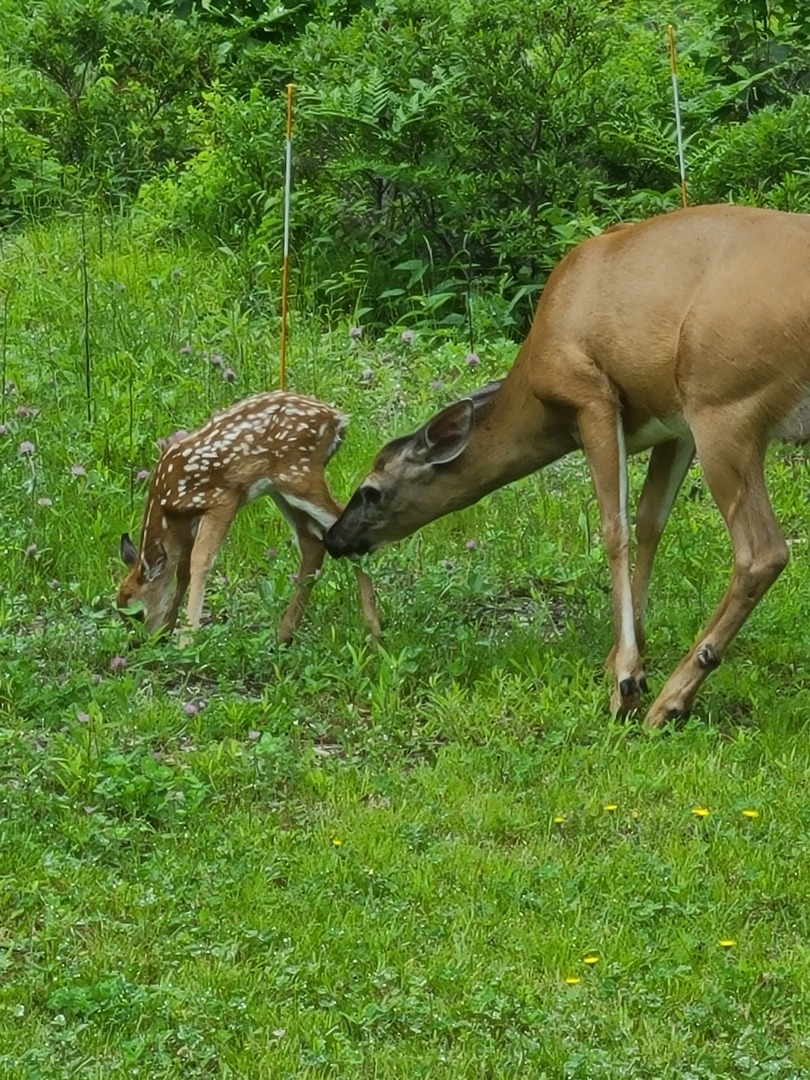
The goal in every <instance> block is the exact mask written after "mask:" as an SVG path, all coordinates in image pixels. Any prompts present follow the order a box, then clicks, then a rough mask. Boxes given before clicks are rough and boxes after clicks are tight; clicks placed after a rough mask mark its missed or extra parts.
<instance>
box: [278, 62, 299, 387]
mask: <svg viewBox="0 0 810 1080" xmlns="http://www.w3.org/2000/svg"><path fill="white" fill-rule="evenodd" d="M294 94H295V83H288V84H287V162H286V168H285V172H284V248H283V263H282V267H281V371H280V376H279V383H280V386H281V389H282V390H284V389H285V388H286V385H287V291H288V287H289V283H290V195H291V191H292V116H293V95H294Z"/></svg>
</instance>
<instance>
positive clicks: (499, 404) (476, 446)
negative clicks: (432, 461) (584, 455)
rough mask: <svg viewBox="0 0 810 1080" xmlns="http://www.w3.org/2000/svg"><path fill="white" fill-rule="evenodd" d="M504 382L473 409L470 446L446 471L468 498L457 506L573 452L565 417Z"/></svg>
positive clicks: (557, 410)
mask: <svg viewBox="0 0 810 1080" xmlns="http://www.w3.org/2000/svg"><path fill="white" fill-rule="evenodd" d="M510 382H513V380H509V379H508V380H507V381H506V382H505V383H504V385H503V387H502V388H501V390H500V391H499V392H498V393H497V394H496V395H495V397H494V398H492V399H491V400H490V401H487V402H486V403H484V404H483V405H482V406H481V407H480V408H476V411H475V431H474V432H473V435H472V438H471V439H470V443H469V445H468V446H467V448H466V450H465V451H464V453H463V454H462V455H461V457H460V458H459V459H458V460H457V461H456V462H452V463H451V465H450V466H448V468H453V467H454V466H455V467H456V468H457V469H458V473H459V480H460V483H459V495H460V497H462V496H463V494H467V495H468V496H471V497H468V498H465V499H464V501H463V503H461V504H460V505H470V503H472V502H476V501H477V500H478V499H480V498H482V497H483V496H484V495H487V494H489V492H491V491H494V490H495V489H496V488H499V487H503V486H504V485H505V484H511V483H512V482H513V481H515V480H520V479H522V478H523V477H524V476H528V475H529V474H530V473H533V472H536V471H537V470H538V469H542V468H544V467H545V466H546V465H550V464H551V463H552V462H553V461H557V460H558V459H559V458H561V457H564V456H565V455H566V454H569V453H571V451H572V450H575V449H576V442H575V440H574V437H573V435H572V434H571V423H570V420H569V418H567V417H565V416H564V415H563V414H562V413H561V411H560V410H559V409H556V408H554V407H551V406H548V405H545V404H543V403H542V402H541V401H539V400H538V399H537V398H536V397H535V396H534V395H533V394H532V393H530V392H529V391H527V390H523V389H521V388H519V387H513V386H510ZM467 485H469V486H467ZM459 508H460V507H459Z"/></svg>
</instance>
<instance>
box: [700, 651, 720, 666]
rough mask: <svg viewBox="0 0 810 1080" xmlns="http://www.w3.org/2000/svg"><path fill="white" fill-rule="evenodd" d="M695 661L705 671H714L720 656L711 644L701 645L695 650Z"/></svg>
mask: <svg viewBox="0 0 810 1080" xmlns="http://www.w3.org/2000/svg"><path fill="white" fill-rule="evenodd" d="M697 662H698V663H699V664H700V666H701V667H702V668H703V669H704V670H706V671H714V669H715V668H716V667H718V665H719V664H720V657H719V656H718V655H717V653H716V652H715V650H714V649H713V648H712V646H711V645H701V646H700V648H699V649H698V651H697Z"/></svg>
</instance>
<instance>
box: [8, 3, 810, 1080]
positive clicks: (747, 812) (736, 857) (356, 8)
mask: <svg viewBox="0 0 810 1080" xmlns="http://www.w3.org/2000/svg"><path fill="white" fill-rule="evenodd" d="M0 12H2V15H3V18H2V19H0V50H2V60H3V63H2V66H0V72H1V73H2V74H0V215H1V216H2V225H3V230H4V231H3V232H2V234H1V235H0V244H1V245H2V261H0V305H1V306H2V336H1V337H0V552H2V559H0V823H1V824H0V1073H2V1075H3V1076H4V1077H9V1078H11V1080H40V1078H42V1080H57V1078H58V1080H62V1078H67V1077H77V1076H80V1077H82V1078H85V1077H87V1078H91V1080H93V1078H99V1080H100V1078H102V1077H103V1078H104V1080H107V1078H117V1077H124V1076H128V1077H133V1076H134V1077H143V1078H144V1080H146V1078H149V1080H163V1078H179V1077H183V1078H188V1077H210V1076H217V1077H251V1078H252V1077H256V1078H260V1077H271V1076H272V1077H274V1078H275V1077H279V1078H284V1077H290V1078H293V1077H295V1078H296V1080H298V1078H301V1077H303V1078H309V1077H311V1078H316V1077H325V1076H351V1077H354V1076H357V1077H384V1078H395V1077H396V1078H400V1077H401V1078H403V1080H412V1078H416V1077H431V1078H433V1077H448V1078H450V1077H452V1078H454V1080H455V1078H457V1077H470V1078H476V1080H479V1078H480V1077H498V1078H500V1077H515V1078H517V1077H520V1078H524V1077H532V1078H535V1077H536V1078H538V1080H540V1078H549V1080H599V1078H605V1080H615V1078H617V1077H627V1078H631V1080H718V1078H722V1080H732V1078H733V1080H765V1078H773V1077H776V1078H779V1080H799V1078H803V1077H805V1076H807V1075H808V1074H809V1073H810V1047H809V1046H808V1041H807V1031H808V1021H810V1015H809V1014H808V1002H810V994H809V993H808V990H809V989H810V987H809V986H808V982H809V981H810V980H809V979H808V975H809V974H810V950H809V949H808V944H807V943H808V940H810V912H809V911H808V905H807V899H806V895H807V889H806V882H805V872H804V857H805V855H806V854H807V853H808V852H807V849H808V839H807V837H808V822H809V821H810V800H808V797H807V794H806V776H807V773H808V769H810V751H808V749H807V745H808V744H807V738H806V735H807V707H808V701H809V699H808V689H807V686H806V679H805V677H804V672H805V669H806V665H807V660H808V646H807V634H806V633H805V631H804V627H806V626H807V624H808V617H810V599H808V598H810V580H809V578H810V569H808V563H807V558H806V552H807V542H808V526H807V512H806V507H807V469H806V461H805V458H804V455H803V454H802V453H801V452H798V451H795V450H790V451H787V450H779V451H775V452H774V453H773V455H772V459H771V461H770V466H769V476H770V479H771V488H772V493H773V497H774V502H775V505H776V507H777V511H778V514H779V517H780V519H781V520H782V522H783V525H784V528H785V532H786V535H787V536H788V538H789V541H790V544H791V547H792V550H793V554H794V559H793V561H792V563H791V566H790V567H789V568H788V570H787V571H786V573H785V575H784V577H783V578H782V579H781V580H780V582H779V583H778V584H777V586H776V587H775V588H774V590H773V592H772V594H771V595H770V596H769V597H768V598H767V599H766V600H765V601H764V602H763V604H762V605H761V606H760V608H759V609H758V611H757V612H756V614H755V615H754V617H753V618H752V619H751V620H750V622H749V624H748V625H747V626H746V628H745V630H744V631H743V633H742V634H741V636H740V638H739V640H738V641H737V642H736V643H735V647H734V649H733V652H732V654H731V655H730V657H729V660H728V662H727V664H724V665H723V667H722V668H721V669H720V670H719V671H718V672H717V673H716V674H715V675H713V677H712V680H711V681H710V683H709V684H707V688H706V690H705V692H704V693H703V695H702V696H701V698H700V707H699V710H698V713H697V715H696V716H695V718H694V719H693V720H692V721H691V722H690V723H689V724H688V725H686V726H685V727H683V728H682V729H680V730H677V731H673V732H669V733H667V734H665V735H663V736H649V735H647V734H644V733H642V732H640V731H639V730H638V726H637V724H635V723H633V722H629V723H626V724H625V723H612V722H610V721H609V720H608V719H607V717H606V704H607V696H608V691H607V686H606V685H605V682H604V679H603V676H602V662H603V659H604V657H605V655H606V653H607V651H608V648H609V646H610V632H611V630H610V623H611V618H610V602H609V596H608V592H607V582H608V575H607V571H606V566H605V558H604V552H603V548H602V545H601V540H600V536H599V529H598V521H597V514H596V510H595V506H594V502H593V498H592V495H591V491H590V486H589V483H588V480H587V475H586V470H585V467H584V463H583V462H582V461H581V460H579V459H577V458H572V459H570V460H567V461H565V462H563V463H561V464H560V465H558V466H555V467H554V468H552V469H549V470H547V471H546V472H545V473H543V474H542V475H538V476H535V477H532V478H529V479H528V480H526V481H524V482H522V483H521V484H519V485H516V486H514V487H513V488H510V489H508V490H504V491H501V492H498V493H496V494H495V495H493V496H492V497H491V498H489V499H487V500H486V501H485V502H484V503H482V504H481V505H479V506H476V507H473V508H471V509H470V510H468V511H465V512H464V513H462V514H458V515H454V516H453V517H450V518H448V519H446V520H444V521H442V522H439V523H436V524H435V525H433V526H431V527H430V528H428V529H426V530H425V531H424V532H423V533H421V534H419V535H417V536H415V537H413V538H411V539H410V540H409V541H407V542H405V543H404V544H402V545H399V546H398V547H397V548H396V549H392V550H391V551H388V552H386V553H384V555H382V556H381V557H379V558H378V559H376V560H375V562H374V563H373V565H372V571H373V573H374V576H375V580H376V582H377V585H378V590H379V594H380V602H381V608H382V611H383V614H384V617H385V620H386V633H385V638H384V641H383V644H382V647H381V648H379V649H376V650H375V649H372V648H371V647H370V646H369V644H368V642H367V640H366V638H365V635H364V630H363V627H362V624H361V622H360V619H359V616H358V614H357V604H356V600H355V596H354V588H353V582H352V575H351V574H350V572H349V571H348V569H347V568H346V567H344V566H342V565H341V564H333V565H331V566H329V567H327V568H326V573H325V574H324V577H323V580H322V581H320V582H319V584H318V586H317V589H316V591H315V595H314V597H313V601H312V605H311V609H310V613H309V616H308V618H307V621H306V623H305V625H304V626H303V627H302V630H301V632H300V634H299V636H298V638H297V639H296V642H295V643H294V644H293V646H292V647H291V648H288V649H283V650H282V649H279V648H278V647H277V646H276V644H275V640H274V628H275V624H276V622H277V619H278V617H279V615H280V612H281V610H282V609H283V606H284V603H285V599H286V597H287V596H288V594H289V589H290V580H289V577H290V574H291V573H292V572H293V571H294V569H295V559H294V555H293V551H292V548H291V545H290V543H289V540H288V537H287V534H286V531H285V527H284V525H283V522H281V520H280V519H279V517H278V515H277V514H275V512H274V510H273V508H272V506H270V505H269V504H268V505H267V506H254V507H252V508H250V509H248V510H246V511H245V512H244V513H243V515H241V517H240V518H239V519H238V520H237V522H236V525H235V527H234V530H233V533H232V536H231V538H230V539H229V542H228V545H227V546H226V548H225V550H224V551H223V553H222V558H221V560H220V562H219V563H218V568H217V572H216V573H215V574H214V575H212V577H213V580H212V583H211V588H210V590H209V596H208V601H209V602H208V608H209V611H210V616H211V621H210V624H209V625H208V626H206V627H205V628H204V630H203V631H202V632H201V633H200V634H199V635H198V636H197V639H196V640H195V642H194V644H193V645H191V646H189V647H187V648H184V649H181V648H180V647H179V646H178V645H177V644H175V643H164V644H160V645H157V644H153V643H148V642H147V643H141V645H140V647H139V648H137V649H130V647H129V646H130V640H129V638H128V636H127V634H126V632H125V630H124V628H123V626H122V625H121V624H120V622H119V620H118V619H117V616H116V615H115V612H114V611H113V608H112V597H113V594H114V587H115V584H116V582H117V580H118V578H119V577H120V575H121V573H122V572H123V568H122V567H119V565H118V563H117V541H118V535H119V534H120V532H121V531H123V530H124V529H135V530H137V526H138V523H139V518H140V514H141V512H142V506H143V500H144V497H145V493H146V482H145V479H144V473H145V472H147V471H148V469H149V468H150V467H151V465H152V464H153V463H154V460H155V457H156V450H155V446H154V443H155V440H156V438H158V437H159V436H161V435H164V434H167V433H169V432H171V431H173V430H175V429H176V428H179V427H187V428H190V427H192V426H193V425H196V424H198V423H200V422H202V421H203V420H204V419H205V418H206V417H207V416H208V415H209V413H210V412H211V411H212V410H213V409H215V408H217V407H219V406H221V405H224V404H226V403H229V402H231V401H233V400H234V399H235V398H236V397H238V396H242V395H246V394H248V393H251V392H254V391H256V390H258V389H262V388H266V387H271V386H274V385H276V384H277V379H278V285H279V275H280V266H279V264H280V258H279V250H280V238H281V223H280V191H281V173H282V163H283V150H282V136H283V113H284V110H283V93H284V87H285V85H286V83H287V82H289V81H290V80H293V81H295V83H296V85H297V86H298V112H297V124H296V170H297V175H296V188H295V235H294V252H295V267H294V273H293V279H294V283H295V305H294V307H295V310H294V317H293V324H292V356H291V370H290V384H291V386H292V387H294V388H295V389H297V390H300V391H302V392H307V393H313V394H316V395H318V396H321V397H324V398H326V399H328V400H333V401H335V402H337V403H339V404H340V405H341V406H342V407H343V408H345V409H346V410H347V411H348V412H350V413H351V414H352V415H353V421H352V425H351V427H350V432H349V439H348V442H347V445H346V447H345V449H344V450H343V451H341V454H340V455H338V457H337V458H336V460H335V462H334V464H333V465H332V466H330V477H331V481H332V484H333V487H334V489H335V492H336V493H337V494H338V495H339V496H341V497H345V495H346V494H348V492H349V491H350V489H351V487H352V485H353V484H354V483H355V482H356V480H357V479H358V478H359V477H360V476H361V475H362V473H363V470H364V468H365V466H366V465H367V463H368V461H369V459H370V457H371V455H372V454H373V453H374V451H375V450H376V449H377V448H378V447H379V445H380V442H381V440H382V439H383V438H387V437H389V436H393V435H395V434H398V433H401V432H403V431H405V430H408V429H409V428H410V427H412V426H413V425H415V424H417V423H419V422H421V421H422V420H423V419H424V418H425V417H426V416H427V415H428V414H429V413H430V412H431V411H432V410H434V409H435V408H437V407H439V406H440V405H442V404H444V403H445V402H447V401H448V400H449V399H450V398H452V397H456V396H459V395H461V394H463V393H465V392H467V391H469V390H470V389H472V388H474V387H476V386H478V385H481V384H483V383H484V382H486V381H487V380H488V379H490V378H494V377H497V376H500V375H502V374H503V373H504V372H505V371H506V370H507V369H508V367H509V365H510V364H511V362H512V358H513V356H514V352H515V348H514V338H515V337H517V336H519V335H520V333H521V330H522V328H523V326H524V324H525V322H526V320H527V318H528V316H529V314H530V312H531V307H532V304H533V302H534V299H535V297H536V293H537V289H538V288H539V286H540V285H541V284H542V281H543V280H544V276H545V274H546V272H547V270H548V269H549V267H550V266H552V265H553V264H554V262H556V261H557V259H558V258H559V256H560V255H561V254H562V253H563V252H564V251H565V250H567V249H568V248H569V247H570V246H571V245H572V244H573V243H575V242H576V241H577V240H579V239H581V238H582V237H584V236H587V235H589V234H590V233H591V232H593V231H596V230H598V229H600V228H602V227H603V226H605V225H607V224H609V223H611V222H613V221H615V220H617V219H619V218H632V217H638V216H642V215H644V214H647V213H651V212H657V211H660V210H663V209H666V208H669V207H672V206H675V205H677V204H678V201H679V191H678V185H677V175H676V168H675V151H674V133H673V126H672V121H671V104H670V84H669V68H668V57H667V51H666V24H667V22H668V21H670V20H671V21H674V22H675V23H676V24H677V27H678V38H679V43H680V48H681V54H680V56H681V86H682V92H683V105H684V117H685V123H686V129H687V136H688V161H689V166H690V191H691V195H692V198H693V199H694V200H696V201H697V200H701V201H709V200H725V199H733V200H735V201H748V202H757V203H761V204H764V205H773V206H780V207H786V208H790V209H810V204H809V203H808V197H809V193H810V187H808V175H809V174H808V166H807V154H808V150H807V147H808V145H810V142H809V141H808V118H809V117H810V105H809V104H808V102H809V101H810V98H808V94H807V90H808V75H809V74H810V52H809V51H808V48H809V47H810V32H809V28H808V22H809V21H810V16H808V14H807V12H806V11H805V9H804V5H802V4H801V3H798V2H792V3H791V2H783V3H775V2H774V3H769V4H766V3H765V2H764V0H762V2H760V0H755V2H754V3H752V4H750V5H746V6H745V9H744V11H742V12H741V6H740V5H738V4H733V3H730V2H726V0H714V2H711V3H704V4H701V5H700V9H699V11H696V10H695V9H694V8H692V7H691V6H686V5H684V6H683V7H682V8H679V9H672V10H668V11H662V10H655V11H654V10H653V8H652V5H649V4H646V3H643V2H641V0H635V2H633V0H627V2H625V3H618V2H610V3H609V2H607V0H606V2H604V3H601V4H600V3H595V2H589V3H584V2H580V0H573V2H572V3H570V4H567V5H561V4H557V3H553V4H552V3H544V2H542V0H541V2H536V3H532V4H529V3H527V2H526V3H524V0H504V2H502V3H500V4H498V5H483V4H474V3H472V2H470V0H456V2H454V3H453V4H450V3H445V2H444V0H433V2H432V3H431V4H427V3H424V2H422V0H404V2H398V3H394V2H379V3H362V2H345V3H340V2H336V3H330V2H329V0H316V2H307V0H305V2H303V3H301V4H299V5H296V6H295V7H290V8H285V7H283V6H278V7H277V8H275V9H272V10H269V9H266V8H265V7H263V6H262V5H260V4H258V3H238V2H226V3H224V4H222V5H221V6H219V7H215V6H213V5H211V4H204V5H198V4H197V3H196V2H195V0H187V2H184V3H182V4H176V5H175V4H171V3H168V4H154V5H150V4H146V3H132V4H109V3H99V2H98V0H92V2H90V3H73V2H68V0H48V3H45V4H39V5H35V6H33V7H32V6H30V5H26V6H23V5H21V4H19V3H14V2H12V0H0ZM350 328H359V329H360V330H361V333H360V334H359V336H358V334H357V332H355V333H354V334H350V333H349V330H350ZM403 334H404V336H403ZM226 369H230V371H231V372H232V373H233V381H230V379H225V378H223V371H224V370H226ZM642 469H643V462H634V463H633V473H632V482H633V486H634V490H635V491H637V490H638V487H639V482H640V478H641V471H642ZM729 568H730V553H729V545H728V541H727V538H726V536H725V533H724V531H723V529H722V526H721V524H720V521H719V518H718V515H717V513H716V511H715V509H714V507H713V506H712V504H711V501H710V500H708V499H707V498H705V497H704V493H703V487H702V481H701V477H700V473H699V470H697V469H695V470H694V472H693V474H692V476H691V477H690V480H689V482H688V483H687V485H686V494H685V497H684V498H683V499H682V500H681V501H680V503H679V505H678V507H677V508H676V512H675V515H674V520H673V522H672V523H671V525H670V527H669V529H668V532H667V534H666V536H665V539H664V541H663V544H662V550H661V554H660V557H659V566H658V568H657V573H656V577H655V579H654V586H653V596H652V609H651V613H650V643H649V652H650V665H649V671H648V674H649V676H650V681H651V683H652V684H653V687H654V688H655V687H660V685H661V683H662V680H663V678H664V677H665V676H666V674H667V673H668V671H669V670H671V668H672V666H673V665H674V664H675V663H676V661H677V659H678V657H679V656H680V655H681V654H682V652H683V651H684V649H685V648H686V647H687V645H688V643H689V642H690V640H691V639H692V637H693V636H694V634H695V632H696V630H697V627H698V626H699V624H700V622H701V621H702V620H703V619H704V618H705V616H706V614H707V613H708V611H709V609H710V607H711V606H712V604H713V603H715V602H716V600H717V598H718V597H719V595H720V594H721V592H722V590H723V588H724V586H725V581H726V579H727V576H728V573H729Z"/></svg>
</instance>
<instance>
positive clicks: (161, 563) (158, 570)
mask: <svg viewBox="0 0 810 1080" xmlns="http://www.w3.org/2000/svg"><path fill="white" fill-rule="evenodd" d="M141 561H142V563H143V572H144V575H145V577H146V580H147V581H154V580H155V578H157V577H160V575H161V574H162V573H163V571H164V570H165V569H166V561H167V555H166V548H165V547H164V546H163V541H162V540H150V541H149V543H148V544H147V546H146V551H145V552H144V553H143V559H142V560H141Z"/></svg>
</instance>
